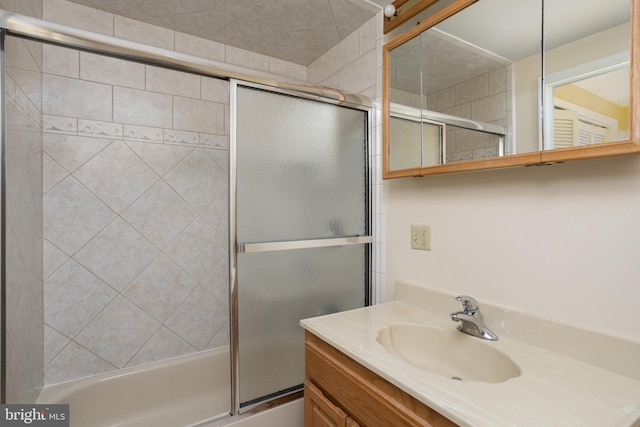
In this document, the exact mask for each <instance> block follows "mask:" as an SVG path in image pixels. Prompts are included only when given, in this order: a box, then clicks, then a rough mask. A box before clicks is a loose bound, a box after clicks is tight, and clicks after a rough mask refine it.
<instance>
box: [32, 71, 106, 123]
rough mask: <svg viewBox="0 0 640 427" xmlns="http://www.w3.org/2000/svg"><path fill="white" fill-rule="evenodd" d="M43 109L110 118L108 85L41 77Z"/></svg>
mask: <svg viewBox="0 0 640 427" xmlns="http://www.w3.org/2000/svg"><path fill="white" fill-rule="evenodd" d="M42 92H43V98H42V112H43V113H44V114H51V115H56V116H71V117H80V118H84V119H92V120H103V121H110V120H111V118H112V117H111V111H112V97H111V86H108V85H104V84H101V83H93V82H85V81H82V80H77V79H70V78H67V77H59V76H52V75H48V74H45V75H44V76H43V91H42Z"/></svg>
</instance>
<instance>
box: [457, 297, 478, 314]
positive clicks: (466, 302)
mask: <svg viewBox="0 0 640 427" xmlns="http://www.w3.org/2000/svg"><path fill="white" fill-rule="evenodd" d="M456 301H460V302H461V303H462V307H463V309H464V311H465V312H467V313H472V312H474V311H476V310H477V309H478V301H476V299H475V298H474V297H470V296H468V295H460V296H457V297H456Z"/></svg>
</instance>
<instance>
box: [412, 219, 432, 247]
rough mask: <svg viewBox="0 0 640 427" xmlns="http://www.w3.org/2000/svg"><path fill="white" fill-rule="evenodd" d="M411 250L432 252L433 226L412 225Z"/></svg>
mask: <svg viewBox="0 0 640 427" xmlns="http://www.w3.org/2000/svg"><path fill="white" fill-rule="evenodd" d="M411 249H417V250H420V251H430V250H431V226H430V225H415V224H412V225H411Z"/></svg>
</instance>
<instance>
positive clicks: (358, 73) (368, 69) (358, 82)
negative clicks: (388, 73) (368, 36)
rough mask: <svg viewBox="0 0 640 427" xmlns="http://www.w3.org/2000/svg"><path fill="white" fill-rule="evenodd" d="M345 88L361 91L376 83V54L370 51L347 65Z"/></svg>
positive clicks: (356, 91)
mask: <svg viewBox="0 0 640 427" xmlns="http://www.w3.org/2000/svg"><path fill="white" fill-rule="evenodd" d="M344 75H345V88H346V89H348V90H349V91H351V92H355V93H360V92H362V91H363V90H365V89H367V88H370V87H372V86H375V85H376V54H375V51H370V52H369V53H367V54H366V55H364V56H362V57H360V58H358V59H357V60H356V61H354V62H352V63H351V64H349V65H348V66H347V67H345V73H344Z"/></svg>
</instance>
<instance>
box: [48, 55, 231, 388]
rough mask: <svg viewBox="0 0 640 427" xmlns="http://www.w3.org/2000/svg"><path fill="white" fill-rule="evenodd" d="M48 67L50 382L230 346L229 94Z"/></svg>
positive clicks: (196, 85)
mask: <svg viewBox="0 0 640 427" xmlns="http://www.w3.org/2000/svg"><path fill="white" fill-rule="evenodd" d="M44 58H45V62H44V71H45V74H44V78H43V113H44V116H43V123H44V159H43V164H44V180H43V190H44V222H43V224H44V225H43V227H44V237H45V241H44V277H45V284H44V294H45V301H46V304H45V322H46V328H45V362H46V376H45V379H46V383H47V384H52V383H58V382H62V381H67V380H71V379H74V378H78V377H84V376H89V375H94V374H98V373H102V372H107V371H111V370H114V369H119V368H123V367H128V366H133V365H138V364H142V363H147V362H151V361H155V360H160V359H165V358H168V357H173V356H177V355H181V354H186V353H191V352H194V351H199V350H204V349H207V348H213V347H218V346H224V345H228V337H229V333H228V327H229V325H228V298H229V296H228V225H227V224H228V195H227V194H228V156H229V151H228V147H229V137H228V126H227V125H226V123H227V120H228V119H227V117H228V98H229V94H228V91H229V88H228V82H226V81H223V80H217V79H212V78H205V77H200V76H196V75H191V74H186V73H181V72H176V71H171V70H166V69H161V68H157V67H152V66H146V65H143V64H138V63H132V62H126V61H123V60H119V59H113V58H107V57H104V56H99V55H94V54H90V53H84V52H78V51H75V50H71V49H66V48H60V47H54V46H45V47H44Z"/></svg>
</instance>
